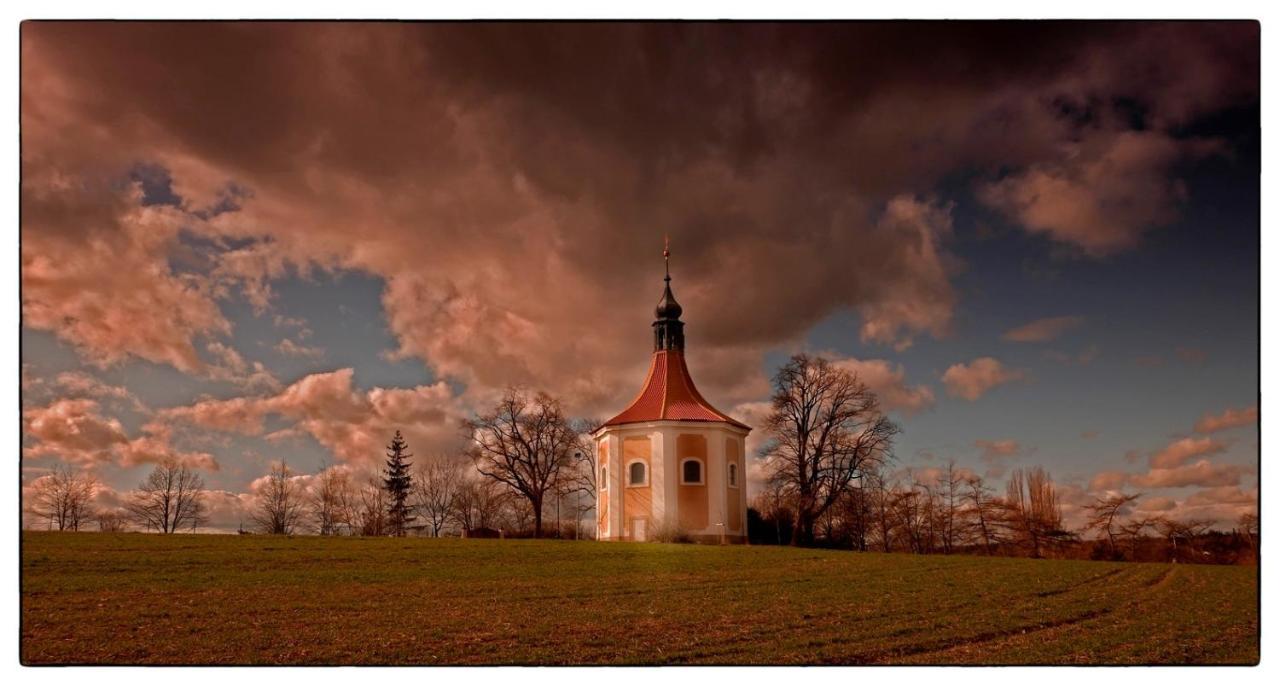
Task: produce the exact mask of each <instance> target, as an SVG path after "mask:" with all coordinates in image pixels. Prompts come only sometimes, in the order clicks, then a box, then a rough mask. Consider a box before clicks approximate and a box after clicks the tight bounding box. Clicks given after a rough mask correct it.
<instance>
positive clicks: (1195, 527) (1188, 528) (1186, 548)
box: [1155, 517, 1213, 562]
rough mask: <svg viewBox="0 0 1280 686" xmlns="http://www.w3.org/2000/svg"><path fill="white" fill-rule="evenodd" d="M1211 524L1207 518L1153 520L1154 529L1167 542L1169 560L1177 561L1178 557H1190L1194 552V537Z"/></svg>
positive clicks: (1192, 556) (1198, 535) (1162, 518)
mask: <svg viewBox="0 0 1280 686" xmlns="http://www.w3.org/2000/svg"><path fill="white" fill-rule="evenodd" d="M1211 524H1213V522H1212V521H1210V520H1207V519H1187V520H1176V519H1167V518H1164V517H1160V518H1157V519H1156V520H1155V528H1156V531H1159V532H1160V535H1161V536H1163V537H1164V539H1165V540H1166V541H1168V543H1169V560H1170V561H1171V562H1177V561H1178V560H1179V559H1180V558H1185V557H1191V558H1192V559H1194V556H1195V553H1196V547H1195V546H1196V539H1197V538H1198V537H1200V536H1201V535H1202V534H1204V532H1205V531H1208V529H1209V526H1210V525H1211Z"/></svg>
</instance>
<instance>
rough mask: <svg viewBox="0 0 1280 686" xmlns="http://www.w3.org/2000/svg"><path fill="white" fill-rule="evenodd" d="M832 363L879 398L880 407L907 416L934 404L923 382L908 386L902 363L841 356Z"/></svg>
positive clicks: (930, 390)
mask: <svg viewBox="0 0 1280 686" xmlns="http://www.w3.org/2000/svg"><path fill="white" fill-rule="evenodd" d="M835 365H836V366H837V367H840V368H842V369H846V370H848V371H850V372H853V373H854V374H856V375H857V376H858V379H860V380H861V381H862V383H864V384H866V385H867V388H868V389H870V390H871V391H872V392H873V393H875V394H876V397H878V398H879V399H880V407H881V408H882V409H884V410H889V411H893V410H896V411H900V412H902V413H903V414H905V415H907V416H910V415H912V414H915V413H916V412H919V411H921V410H924V409H926V408H929V407H932V406H933V400H934V399H933V389H932V388H929V387H928V386H925V385H918V386H909V385H907V383H906V371H905V370H904V369H903V368H902V365H901V364H899V365H894V364H893V363H891V362H888V361H887V360H859V359H856V358H851V357H850V358H844V359H837V360H835Z"/></svg>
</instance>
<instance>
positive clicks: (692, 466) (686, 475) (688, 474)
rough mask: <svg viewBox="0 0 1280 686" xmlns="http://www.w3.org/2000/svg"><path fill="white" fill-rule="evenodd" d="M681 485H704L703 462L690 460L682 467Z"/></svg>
mask: <svg viewBox="0 0 1280 686" xmlns="http://www.w3.org/2000/svg"><path fill="white" fill-rule="evenodd" d="M680 483H685V484H700V483H702V461H701V460H696V459H692V458H690V459H688V460H685V461H684V464H682V465H680Z"/></svg>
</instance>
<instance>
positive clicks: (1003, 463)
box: [973, 438, 1029, 479]
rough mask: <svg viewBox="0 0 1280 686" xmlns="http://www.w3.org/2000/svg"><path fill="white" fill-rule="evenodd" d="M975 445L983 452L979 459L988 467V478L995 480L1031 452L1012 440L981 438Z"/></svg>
mask: <svg viewBox="0 0 1280 686" xmlns="http://www.w3.org/2000/svg"><path fill="white" fill-rule="evenodd" d="M973 445H974V447H975V448H978V449H979V450H981V451H982V452H981V453H980V454H979V455H978V458H979V459H980V460H982V462H983V463H984V464H986V465H987V471H986V476H988V477H990V478H993V479H998V478H1000V477H1002V476H1004V474H1005V472H1006V471H1008V468H1009V463H1010V462H1012V461H1014V460H1016V459H1017V458H1019V457H1021V456H1022V455H1024V454H1025V453H1027V452H1029V451H1028V450H1026V449H1025V448H1024V447H1023V446H1022V445H1021V444H1020V443H1018V442H1017V441H1015V440H1013V439H1012V438H1005V439H1001V440H995V441H993V440H987V439H984V438H980V439H978V440H976V441H974V442H973Z"/></svg>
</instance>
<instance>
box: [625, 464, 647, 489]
mask: <svg viewBox="0 0 1280 686" xmlns="http://www.w3.org/2000/svg"><path fill="white" fill-rule="evenodd" d="M627 470H628V474H627V485H628V486H647V485H648V481H647V480H646V477H645V473H644V463H643V462H632V463H631V465H630V466H629V467H627Z"/></svg>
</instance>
